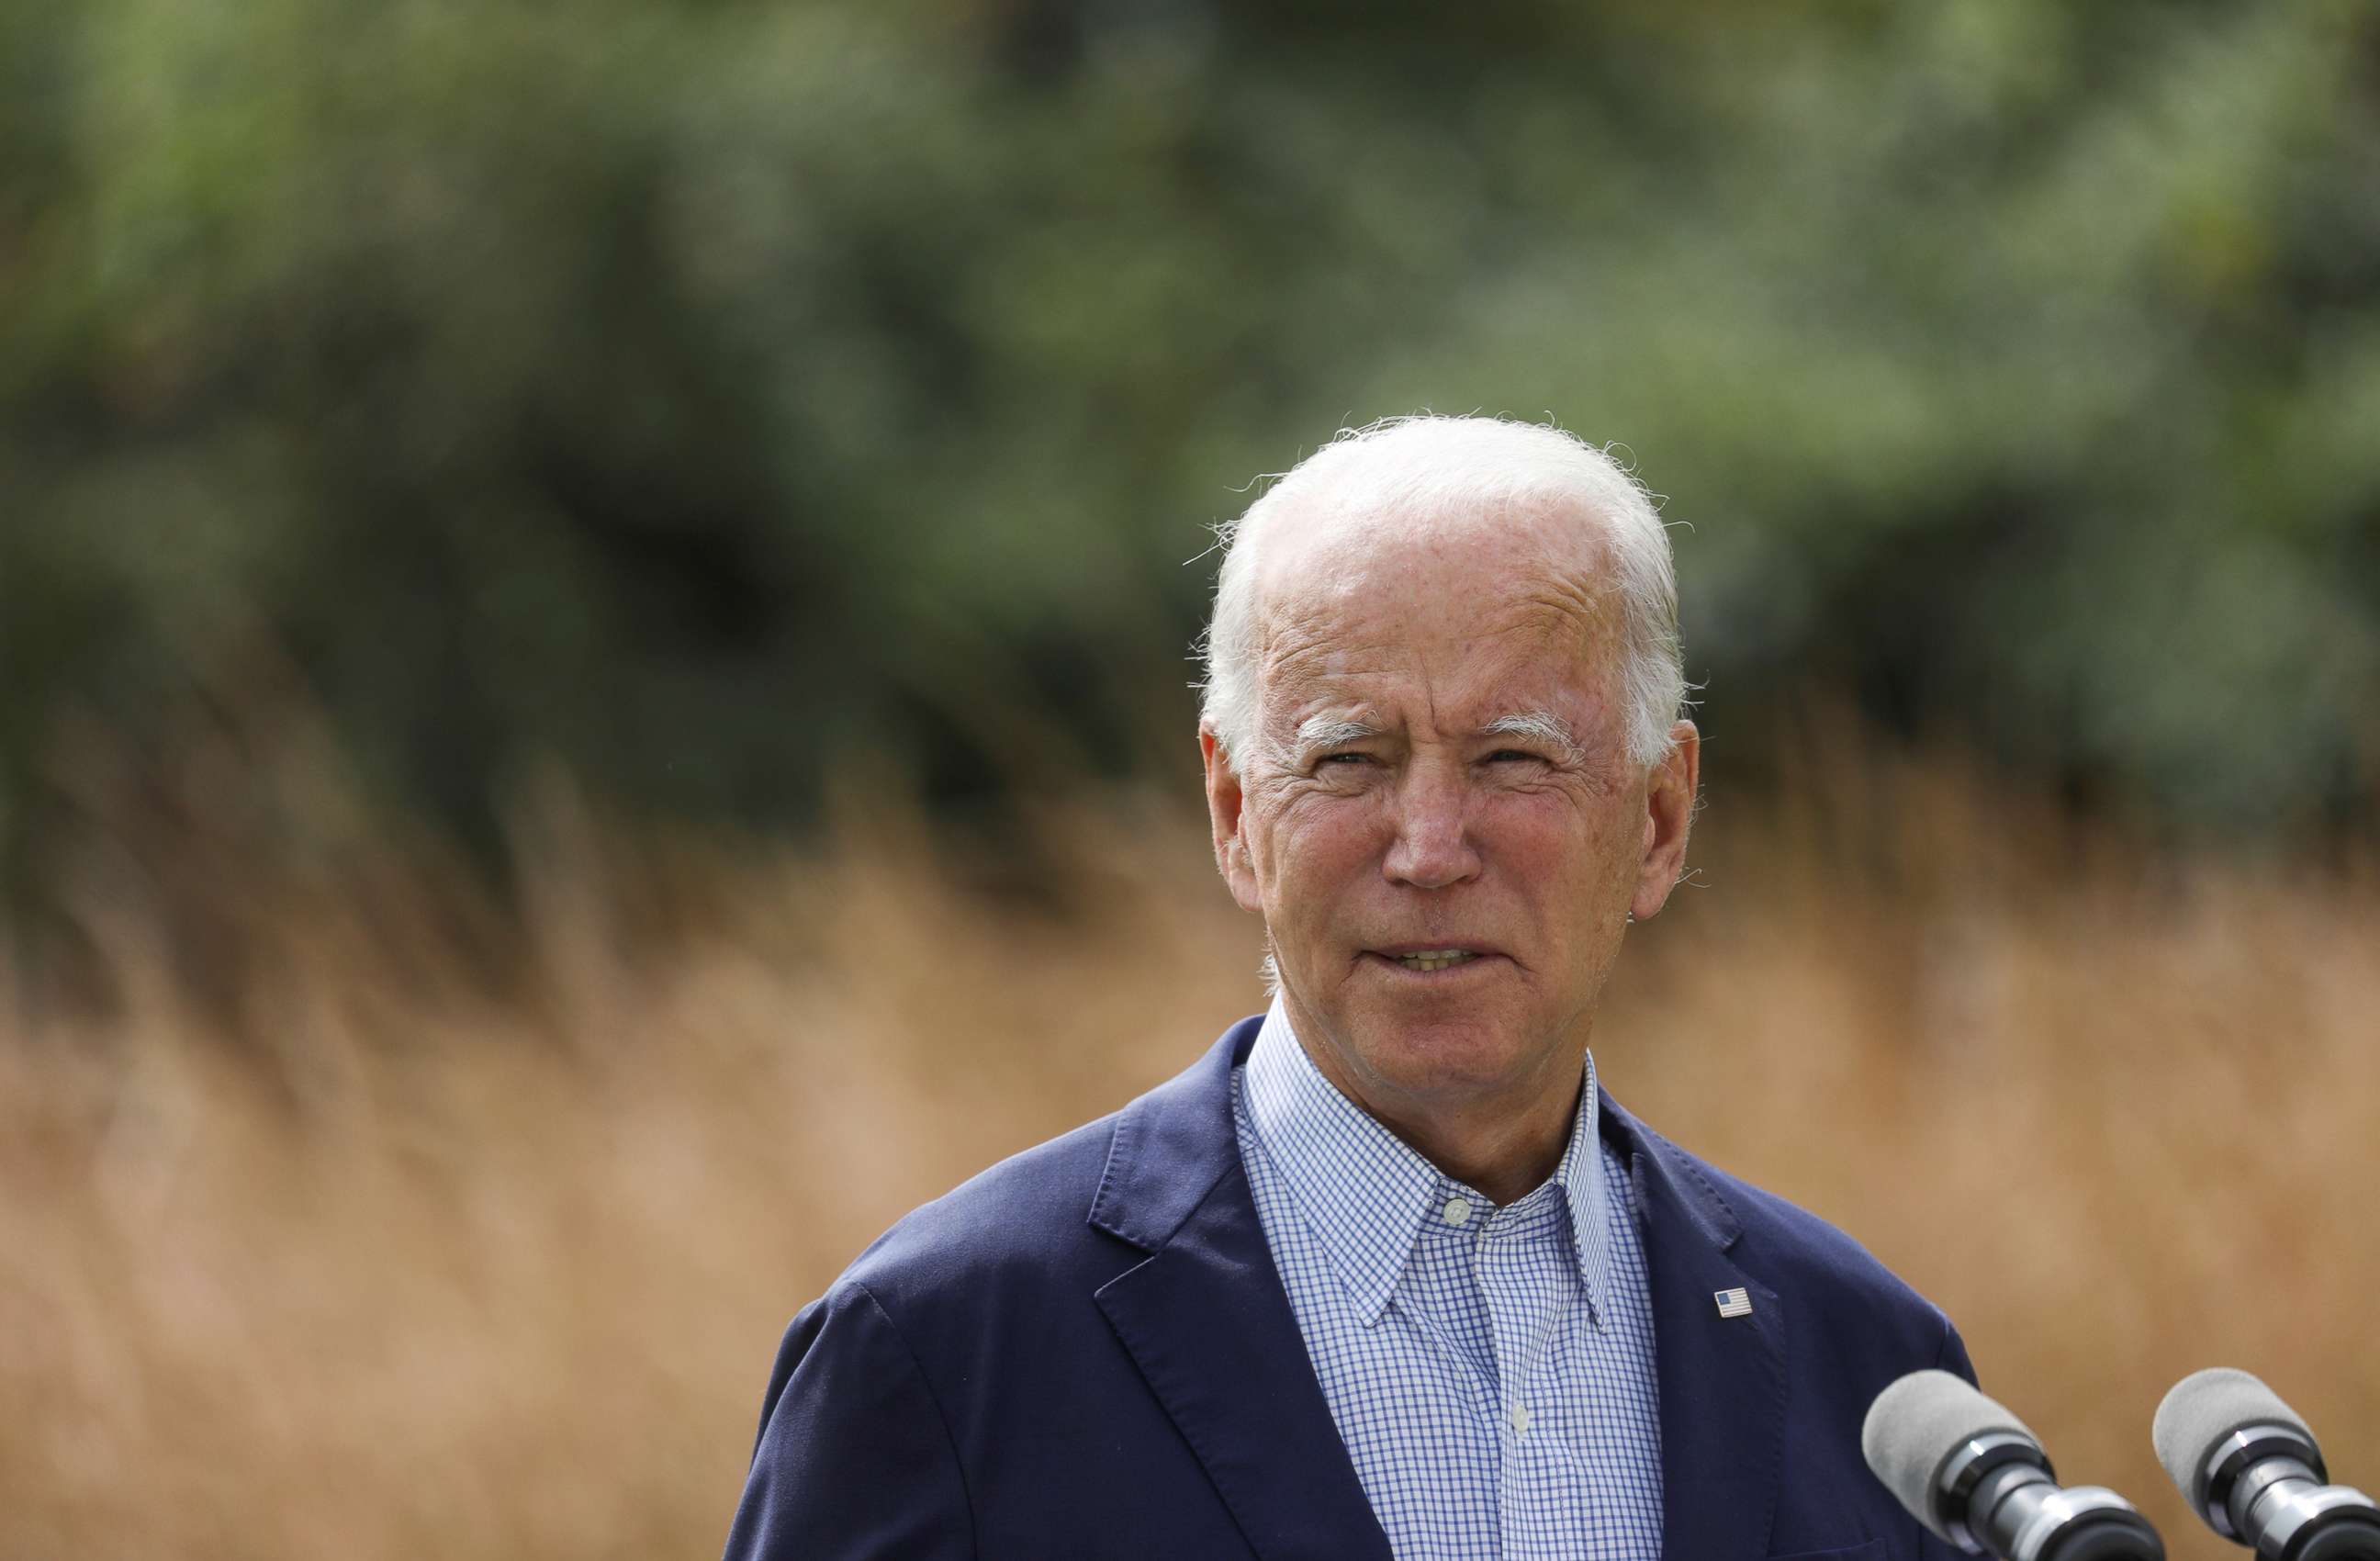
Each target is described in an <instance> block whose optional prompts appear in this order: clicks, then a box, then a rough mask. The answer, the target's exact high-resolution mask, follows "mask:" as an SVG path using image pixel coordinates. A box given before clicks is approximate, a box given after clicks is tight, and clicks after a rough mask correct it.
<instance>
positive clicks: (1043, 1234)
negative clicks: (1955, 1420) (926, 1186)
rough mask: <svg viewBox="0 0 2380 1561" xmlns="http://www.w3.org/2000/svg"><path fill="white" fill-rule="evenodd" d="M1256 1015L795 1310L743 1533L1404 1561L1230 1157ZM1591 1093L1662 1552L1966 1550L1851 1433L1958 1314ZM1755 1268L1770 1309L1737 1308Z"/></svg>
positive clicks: (1826, 1229) (851, 1558)
mask: <svg viewBox="0 0 2380 1561" xmlns="http://www.w3.org/2000/svg"><path fill="white" fill-rule="evenodd" d="M1257 1025H1258V1021H1257V1020H1256V1019H1249V1020H1245V1021H1244V1022H1242V1023H1239V1024H1236V1025H1234V1026H1233V1028H1232V1029H1231V1030H1230V1031H1229V1032H1228V1033H1227V1034H1225V1035H1224V1036H1223V1038H1222V1039H1221V1040H1220V1041H1219V1042H1217V1043H1216V1045H1215V1047H1213V1049H1212V1050H1210V1051H1208V1054H1207V1055H1206V1057H1205V1058H1203V1059H1201V1060H1200V1061H1199V1062H1198V1063H1197V1064H1196V1066H1195V1067H1193V1068H1192V1069H1190V1071H1187V1072H1185V1073H1184V1074H1182V1075H1181V1076H1180V1077H1179V1078H1176V1079H1174V1080H1172V1081H1171V1082H1170V1083H1165V1084H1162V1085H1160V1086H1159V1087H1158V1088H1156V1089H1154V1090H1152V1091H1150V1092H1149V1093H1148V1094H1147V1095H1143V1096H1141V1097H1140V1098H1139V1099H1138V1100H1135V1101H1134V1102H1133V1103H1132V1104H1131V1105H1129V1106H1127V1107H1124V1108H1123V1110H1122V1111H1120V1112H1118V1113H1116V1114H1115V1115H1114V1116H1112V1117H1109V1118H1106V1119H1102V1120H1100V1121H1097V1122H1093V1123H1091V1124H1090V1125H1089V1126H1087V1127H1084V1128H1080V1129H1077V1130H1076V1131H1073V1132H1070V1133H1068V1134H1066V1135H1065V1136H1064V1137H1062V1138H1058V1139H1054V1140H1052V1141H1051V1142H1050V1143H1048V1144H1042V1145H1040V1146H1039V1147H1038V1148H1035V1149H1030V1150H1027V1151H1026V1152H1025V1153H1024V1154H1022V1155H1019V1156H1016V1157H1015V1158H1014V1159H1011V1160H1007V1161H1004V1162H1003V1163H1002V1164H1000V1165H998V1166H995V1167H993V1168H991V1169H990V1170H988V1171H986V1172H984V1173H983V1174H982V1175H980V1176H978V1177H977V1178H975V1179H974V1180H971V1181H969V1182H968V1183H966V1185H965V1186H963V1187H961V1188H959V1189H958V1190H957V1191H956V1192H952V1193H950V1194H949V1195H948V1196H946V1197H943V1198H940V1199H937V1200H936V1201H935V1202H933V1203H930V1204H927V1205H926V1206H925V1207H923V1208H921V1209H918V1210H917V1212H915V1213H914V1214H911V1215H910V1216H907V1217H906V1218H905V1219H903V1220H902V1221H901V1222H900V1223H899V1224H897V1225H895V1226H894V1227H893V1228H892V1229H891V1230H889V1231H887V1232H886V1233H885V1234H884V1235H883V1236H882V1237H881V1238H880V1239H879V1240H877V1241H876V1243H875V1244H874V1245H873V1246H871V1247H869V1248H868V1250H867V1252H863V1253H862V1254H861V1255H860V1256H859V1258H858V1260H857V1261H856V1262H855V1263H853V1264H852V1265H851V1267H850V1268H849V1269H848V1270H846V1271H845V1272H844V1276H843V1277H841V1278H840V1279H838V1280H836V1281H835V1283H834V1286H833V1288H832V1289H830V1290H828V1291H827V1293H826V1294H825V1295H824V1296H823V1297H821V1298H820V1300H818V1301H814V1302H812V1303H811V1304H810V1305H809V1306H807V1307H806V1308H804V1309H803V1311H802V1312H801V1313H800V1315H798V1316H796V1317H795V1319H794V1321H793V1325H792V1326H791V1327H790V1328H788V1329H787V1330H786V1333H785V1337H784V1343H783V1348H782V1349H779V1351H778V1353H777V1363H776V1370H775V1372H774V1373H773V1374H772V1375H771V1377H770V1380H769V1391H768V1397H767V1398H766V1399H765V1400H764V1402H763V1404H762V1408H761V1416H760V1435H759V1446H757V1448H756V1449H755V1451H754V1454H753V1458H752V1467H751V1472H750V1475H749V1477H748V1479H747V1482H746V1484H745V1487H744V1499H743V1502H742V1505H741V1506H740V1507H737V1509H736V1513H735V1527H734V1530H733V1531H732V1532H731V1533H730V1534H729V1536H728V1541H727V1555H728V1557H729V1561H762V1558H766V1561H795V1558H800V1561H813V1558H832V1561H856V1558H860V1557H869V1558H874V1557H886V1558H892V1557H899V1558H902V1561H912V1558H923V1561H944V1558H951V1561H955V1558H958V1557H980V1558H982V1561H1075V1558H1077V1557H1084V1558H1090V1557H1105V1556H1116V1557H1125V1558H1128V1561H1219V1558H1224V1557H1235V1556H1236V1557H1251V1556H1252V1557H1260V1558H1261V1561H1326V1558H1327V1561H1390V1553H1389V1545H1388V1540H1387V1538H1386V1536H1385V1535H1383V1534H1382V1532H1381V1531H1380V1526H1379V1522H1378V1519H1375V1518H1374V1517H1373V1515H1372V1509H1371V1507H1370V1504H1369V1503H1368V1502H1367V1501H1366V1498H1365V1495H1364V1491H1363V1487H1362V1486H1361V1485H1360V1484H1359V1483H1358V1482H1357V1481H1356V1478H1355V1470H1354V1464H1353V1463H1352V1462H1351V1461H1350V1460H1349V1458H1348V1456H1347V1450H1346V1447H1345V1446H1344V1444H1342V1442H1341V1441H1340V1439H1339V1433H1338V1429H1337V1427H1336V1426H1335V1425H1333V1424H1332V1422H1331V1419H1330V1408H1329V1406H1328V1405H1327V1404H1326V1403H1325V1402H1324V1401H1323V1398H1322V1389H1321V1386H1320V1385H1319V1384H1318V1382H1317V1381H1316V1380H1315V1375H1314V1368H1313V1366H1312V1364H1311V1363H1310V1362H1309V1361H1308V1360H1307V1358H1306V1353H1305V1342H1304V1340H1303V1339H1302V1338H1301V1337H1300V1336H1299V1334H1298V1331H1297V1323H1296V1319H1295V1318H1294V1316H1293V1314H1292V1313H1291V1311H1290V1305H1289V1297H1288V1295H1287V1293H1286V1292H1285V1291H1284V1290H1283V1289H1282V1288H1281V1277H1280V1275H1279V1273H1278V1272H1277V1271H1276V1270H1275V1268H1274V1267H1273V1261H1272V1254H1271V1252H1270V1251H1269V1249H1268V1248H1267V1246H1266V1245H1265V1237H1264V1230H1263V1228H1262V1227H1261V1226H1260V1225H1259V1224H1258V1223H1257V1211H1256V1205H1255V1204H1254V1202H1253V1201H1252V1200H1251V1199H1250V1197H1249V1193H1248V1182H1247V1177H1246V1174H1245V1171H1244V1170H1243V1169H1242V1168H1241V1165H1240V1156H1239V1145H1238V1142H1237V1139H1236V1137H1235V1135H1234V1132H1233V1121H1232V1092H1231V1072H1232V1068H1233V1065H1234V1064H1235V1063H1237V1062H1239V1061H1241V1060H1242V1059H1245V1057H1246V1055H1247V1049H1248V1047H1249V1046H1250V1045H1251V1044H1252V1043H1253V1042H1254V1041H1255V1039H1256V1035H1257ZM1600 1106H1601V1113H1600V1122H1601V1131H1602V1132H1603V1135H1604V1137H1605V1139H1606V1140H1607V1141H1608V1142H1609V1143H1610V1144H1613V1145H1614V1146H1615V1147H1616V1148H1617V1149H1618V1151H1619V1153H1620V1157H1621V1162H1622V1163H1623V1164H1625V1165H1627V1166H1629V1167H1630V1168H1631V1169H1632V1174H1631V1186H1630V1192H1631V1194H1632V1196H1633V1202H1634V1204H1635V1208H1636V1212H1637V1216H1638V1218H1639V1219H1640V1220H1641V1221H1642V1224H1643V1228H1644V1231H1645V1261H1646V1267H1647V1270H1648V1277H1649V1280H1650V1284H1651V1289H1652V1299H1653V1316H1654V1337H1655V1346H1656V1352H1657V1361H1658V1363H1657V1367H1656V1370H1657V1372H1658V1377H1659V1389H1660V1414H1661V1475H1662V1486H1663V1490H1662V1500H1663V1515H1662V1531H1663V1545H1664V1552H1665V1555H1667V1556H1668V1557H1670V1561H1759V1558H1761V1557H1765V1556H1786V1555H1791V1556H1795V1557H1803V1558H1806V1561H1818V1558H1820V1557H1832V1558H1840V1561H1916V1558H1918V1557H1925V1561H1951V1558H1952V1557H1954V1556H1955V1555H1956V1553H1955V1552H1953V1551H1950V1550H1949V1548H1948V1547H1946V1546H1944V1545H1943V1544H1942V1543H1940V1542H1939V1541H1937V1540H1936V1539H1934V1538H1933V1537H1932V1536H1930V1535H1927V1534H1925V1532H1924V1531H1922V1530H1921V1529H1920V1528H1919V1527H1918V1525H1917V1522H1916V1520H1915V1519H1913V1518H1911V1517H1910V1516H1909V1515H1908V1514H1907V1513H1905V1512H1903V1511H1902V1510H1901V1509H1900V1507H1899V1506H1898V1505H1897V1504H1896V1503H1895V1502H1894V1501H1893V1499H1892V1497H1891V1495H1890V1494H1888V1493H1887V1492H1886V1491H1885V1489H1884V1487H1883V1486H1882V1485H1881V1484H1879V1483H1878V1482H1876V1478H1875V1477H1874V1476H1873V1475H1871V1474H1870V1473H1869V1472H1868V1470H1867V1467H1866V1465H1865V1464H1864V1463H1863V1462H1862V1461H1861V1458H1860V1451H1859V1434H1860V1422H1861V1420H1862V1418H1863V1417H1864V1415H1865V1414H1866V1412H1867V1407H1868V1404H1869V1402H1870V1400H1872V1399H1873V1398H1875V1397H1876V1393H1877V1392H1878V1391H1879V1390H1880V1389H1882V1388H1883V1387H1884V1386H1885V1385H1886V1384H1887V1383H1889V1382H1891V1381H1892V1380H1893V1379H1894V1378H1895V1377H1898V1376H1900V1374H1901V1373H1905V1372H1912V1371H1915V1370H1917V1369H1919V1368H1920V1367H1925V1366H1940V1367H1944V1368H1947V1369H1949V1370H1951V1371H1955V1372H1958V1373H1960V1374H1961V1375H1962V1376H1970V1377H1972V1375H1973V1373H1972V1371H1971V1370H1970V1368H1969V1366H1968V1364H1967V1356H1966V1350H1965V1349H1964V1348H1963V1347H1962V1346H1961V1343H1960V1341H1959V1336H1958V1334H1957V1333H1956V1332H1955V1331H1954V1330H1953V1329H1952V1328H1951V1326H1950V1325H1949V1320H1948V1319H1947V1318H1945V1317H1944V1316H1943V1314H1942V1313H1940V1312H1939V1311H1937V1309H1936V1308H1935V1307H1934V1306H1932V1305H1931V1304H1929V1303H1928V1302H1926V1301H1924V1300H1923V1299H1921V1298H1920V1297H1919V1296H1918V1295H1916V1294H1915V1293H1914V1292H1913V1291H1912V1290H1911V1289H1909V1288H1908V1287H1906V1286H1905V1285H1903V1284H1901V1283H1900V1280H1898V1279H1896V1278H1894V1277H1892V1276H1891V1275H1890V1274H1889V1273H1888V1272H1886V1271H1885V1269H1884V1268H1883V1267H1882V1266H1881V1265H1879V1264H1877V1263H1876V1260H1875V1259H1874V1258H1871V1257H1870V1256H1868V1254H1867V1253H1866V1252H1864V1251H1862V1250H1861V1249H1860V1247H1859V1246H1858V1245H1857V1244H1856V1243H1854V1242H1853V1241H1852V1240H1850V1239H1849V1238H1848V1237H1846V1236H1844V1235H1843V1234H1842V1233H1841V1232H1840V1231H1839V1230H1836V1229H1835V1228H1833V1227H1832V1226H1829V1225H1828V1224H1826V1223H1825V1222H1824V1221H1822V1220H1820V1219H1818V1218H1816V1217H1815V1216H1812V1215H1809V1214H1806V1213H1804V1212H1803V1211H1802V1210H1800V1209H1798V1208H1795V1207H1794V1206H1793V1205H1791V1204H1788V1203H1785V1202H1784V1201H1783V1200H1781V1199H1779V1198H1776V1197H1773V1196H1771V1195H1770V1194H1768V1193H1766V1192H1761V1191H1760V1190H1759V1189H1757V1188H1755V1187H1752V1186H1749V1185H1747V1184H1745V1183H1744V1182H1742V1181H1738V1180H1734V1179H1733V1178H1731V1177H1729V1176H1727V1175H1725V1174H1723V1173H1721V1172H1719V1171H1718V1170H1715V1169H1713V1168H1710V1167H1708V1166H1706V1165H1705V1164H1703V1163H1702V1162H1701V1161H1700V1160H1697V1159H1695V1158H1694V1156H1691V1155H1688V1154H1687V1153H1686V1152H1685V1151H1683V1150H1682V1149H1680V1148H1678V1147H1677V1146H1676V1145H1675V1144H1670V1142H1669V1141H1668V1140H1666V1139H1664V1138H1662V1137H1660V1136H1659V1135H1658V1134H1657V1133H1655V1132H1653V1131H1650V1130H1649V1129H1647V1128H1645V1126H1644V1125H1643V1124H1642V1123H1640V1122H1638V1121H1636V1120H1635V1119H1633V1117H1631V1116H1629V1115H1628V1113H1627V1112H1625V1111H1623V1110H1621V1108H1620V1107H1618V1106H1616V1105H1614V1104H1613V1103H1612V1101H1611V1099H1610V1097H1609V1095H1606V1096H1603V1097H1602V1099H1601V1101H1600ZM1730 1289H1743V1290H1747V1291H1749V1292H1750V1294H1751V1300H1752V1311H1751V1313H1750V1315H1748V1316H1738V1317H1723V1316H1721V1315H1719V1313H1718V1304H1717V1301H1715V1300H1714V1297H1715V1296H1716V1295H1717V1293H1718V1291H1721V1290H1730Z"/></svg>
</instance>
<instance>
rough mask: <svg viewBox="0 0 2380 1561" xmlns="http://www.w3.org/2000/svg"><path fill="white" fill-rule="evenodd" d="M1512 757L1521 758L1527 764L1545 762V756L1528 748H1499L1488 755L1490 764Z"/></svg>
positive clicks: (1508, 759)
mask: <svg viewBox="0 0 2380 1561" xmlns="http://www.w3.org/2000/svg"><path fill="white" fill-rule="evenodd" d="M1512 759H1519V760H1521V761H1522V762H1523V763H1525V764H1543V763H1544V762H1545V756H1544V755H1543V754H1533V753H1531V752H1529V751H1528V750H1527V749H1526V748H1499V749H1497V750H1496V751H1495V752H1494V753H1492V754H1489V755H1488V763H1489V764H1503V763H1506V762H1508V761H1510V760H1512Z"/></svg>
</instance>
